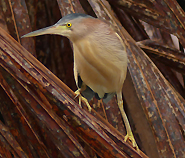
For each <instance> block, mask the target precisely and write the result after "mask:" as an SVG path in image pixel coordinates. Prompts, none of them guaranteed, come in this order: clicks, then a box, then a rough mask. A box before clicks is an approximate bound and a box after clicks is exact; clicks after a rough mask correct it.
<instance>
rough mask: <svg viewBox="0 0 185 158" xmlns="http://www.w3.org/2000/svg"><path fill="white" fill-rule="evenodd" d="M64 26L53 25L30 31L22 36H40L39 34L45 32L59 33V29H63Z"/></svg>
mask: <svg viewBox="0 0 185 158" xmlns="http://www.w3.org/2000/svg"><path fill="white" fill-rule="evenodd" d="M61 29H62V26H59V25H56V24H55V25H52V26H49V27H46V28H43V29H40V30H36V31H33V32H30V33H28V34H25V35H23V36H22V37H21V38H23V37H33V36H39V35H45V34H59V31H61Z"/></svg>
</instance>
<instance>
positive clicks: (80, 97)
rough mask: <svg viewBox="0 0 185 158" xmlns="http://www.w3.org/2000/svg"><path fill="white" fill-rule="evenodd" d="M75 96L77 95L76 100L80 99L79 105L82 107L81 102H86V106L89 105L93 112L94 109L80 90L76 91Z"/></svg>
mask: <svg viewBox="0 0 185 158" xmlns="http://www.w3.org/2000/svg"><path fill="white" fill-rule="evenodd" d="M75 94H76V96H75V98H76V97H79V105H80V106H81V107H82V105H81V102H82V101H84V102H85V104H86V105H87V108H88V110H89V112H91V109H92V108H91V106H90V104H89V102H88V101H87V99H86V98H84V97H83V96H82V95H81V93H80V89H78V90H76V91H75Z"/></svg>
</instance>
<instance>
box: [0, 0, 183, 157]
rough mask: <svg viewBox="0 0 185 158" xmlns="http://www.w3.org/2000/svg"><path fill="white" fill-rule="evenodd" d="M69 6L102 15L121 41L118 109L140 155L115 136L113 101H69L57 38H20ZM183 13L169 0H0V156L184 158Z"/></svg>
mask: <svg viewBox="0 0 185 158" xmlns="http://www.w3.org/2000/svg"><path fill="white" fill-rule="evenodd" d="M73 12H77V13H79V12H80V13H86V14H89V15H91V16H94V17H98V18H101V19H105V20H107V22H109V23H110V24H111V25H112V26H113V27H114V28H115V30H116V31H117V32H118V34H119V35H120V36H121V38H122V39H123V41H124V43H125V44H126V48H127V54H128V73H127V78H126V81H125V83H124V86H123V96H124V108H125V111H126V113H127V115H128V117H129V121H130V123H131V126H132V130H133V132H134V135H135V138H136V140H137V143H138V145H139V148H140V149H141V150H140V152H138V151H136V149H134V148H133V147H132V144H131V142H129V141H128V142H124V136H125V134H126V132H125V127H124V123H123V121H122V119H121V115H120V112H119V109H118V106H117V103H116V98H115V97H114V98H113V99H112V100H111V101H110V102H109V103H108V104H103V105H99V104H98V103H97V100H96V99H93V101H91V102H90V103H91V105H92V107H93V110H92V112H91V113H89V112H88V110H87V108H86V106H83V108H81V107H80V106H79V105H78V99H77V98H75V94H74V92H73V91H74V90H76V86H75V82H74V77H73V53H72V48H71V44H70V42H69V41H68V39H67V38H65V37H61V36H54V35H53V36H51V35H45V36H39V37H36V38H23V39H22V38H21V36H22V35H24V34H26V33H28V32H31V31H32V30H36V29H39V28H43V27H46V26H49V25H52V24H54V23H55V22H57V21H58V20H59V19H60V18H61V15H62V16H65V15H67V14H69V13H73ZM184 17H185V13H184V11H183V9H182V8H181V7H180V5H179V4H178V3H177V1H176V0H160V1H158V0H134V1H133V0H114V1H113V0H107V1H106V0H96V1H95V0H68V1H66V0H65V1H64V0H57V1H54V0H41V1H37V0H34V1H33V0H27V1H25V0H16V1H15V0H1V1H0V94H1V95H0V156H1V157H7V158H9V157H10V158H11V157H21V158H22V157H30V158H37V157H38V158H44V157H52V158H56V157H58V158H59V157H62V158H63V157H64V158H73V157H78V158H81V157H85V158H86V157H92V158H99V157H102V158H115V157H117V158H121V157H124V158H127V157H134V158H139V157H140V158H141V157H143V158H146V157H150V158H162V157H167V158H169V157H170V158H172V157H174V158H176V157H178V158H181V157H185V140H184V139H185V134H184V132H185V109H184V106H185V100H184V96H185V94H184V72H185V71H184V67H185V66H184V65H185V59H184V57H185V56H184V52H183V47H185V40H184V37H185V36H184V35H185V32H184V29H185V27H184V26H185V18H184ZM171 34H173V35H175V36H176V37H178V39H179V41H180V48H178V47H177V45H174V37H175V36H172V35H171ZM172 37H173V39H172ZM176 41H177V39H176ZM56 76H57V77H56Z"/></svg>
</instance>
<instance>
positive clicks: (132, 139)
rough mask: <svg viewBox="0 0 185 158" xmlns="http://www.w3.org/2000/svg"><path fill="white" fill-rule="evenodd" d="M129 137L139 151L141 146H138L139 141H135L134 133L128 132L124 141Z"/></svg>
mask: <svg viewBox="0 0 185 158" xmlns="http://www.w3.org/2000/svg"><path fill="white" fill-rule="evenodd" d="M127 139H130V141H131V142H132V146H133V147H134V148H136V149H137V151H139V147H138V146H137V143H136V141H135V139H134V136H133V134H132V133H130V134H128V133H127V135H126V136H125V139H124V141H125V142H126V141H127Z"/></svg>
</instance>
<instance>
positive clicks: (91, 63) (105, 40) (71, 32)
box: [22, 13, 138, 150]
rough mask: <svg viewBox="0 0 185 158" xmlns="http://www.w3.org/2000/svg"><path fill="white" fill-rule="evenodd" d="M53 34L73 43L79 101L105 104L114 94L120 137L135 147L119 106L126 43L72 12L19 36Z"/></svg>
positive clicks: (94, 21) (110, 30) (102, 23)
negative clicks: (122, 129)
mask: <svg viewBox="0 0 185 158" xmlns="http://www.w3.org/2000/svg"><path fill="white" fill-rule="evenodd" d="M44 34H56V35H62V36H65V37H67V38H68V39H69V40H70V41H71V42H72V46H73V57H74V78H75V82H76V85H77V88H78V89H77V91H76V92H75V93H76V96H79V104H80V105H81V101H84V102H85V103H86V105H87V107H88V109H89V111H91V106H90V105H89V103H88V102H89V101H90V100H91V99H92V98H93V97H94V96H95V97H96V98H97V99H99V100H100V99H101V100H103V102H105V103H107V102H108V101H109V100H110V99H111V98H112V97H113V96H114V95H115V94H116V96H117V103H118V107H119V109H120V112H121V115H122V118H123V121H124V123H125V126H126V131H127V134H126V136H125V138H124V140H125V141H127V140H128V139H129V140H130V141H131V142H132V145H133V147H135V148H136V149H137V150H138V146H137V143H136V141H135V138H134V135H133V133H132V130H131V127H130V124H129V121H128V118H127V116H126V113H125V111H124V109H123V99H122V88H123V83H124V81H125V78H126V74H127V60H128V59H127V52H126V46H125V44H124V42H123V41H122V39H121V37H120V36H119V35H118V33H117V32H116V31H115V30H114V29H113V27H111V26H110V24H109V23H107V22H106V21H104V20H101V19H99V18H94V17H92V16H90V15H87V14H82V13H72V14H68V15H66V16H64V17H62V18H61V19H60V20H59V21H58V22H57V23H56V24H54V25H52V26H49V27H46V28H43V29H39V30H36V31H33V32H31V33H28V34H26V35H24V36H22V37H33V36H39V35H44Z"/></svg>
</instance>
